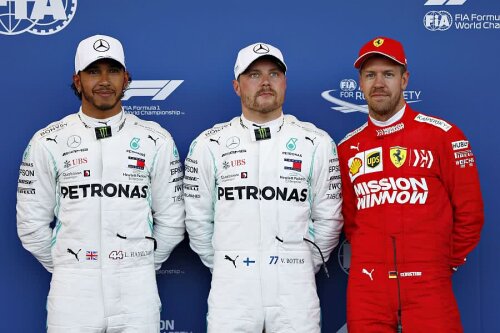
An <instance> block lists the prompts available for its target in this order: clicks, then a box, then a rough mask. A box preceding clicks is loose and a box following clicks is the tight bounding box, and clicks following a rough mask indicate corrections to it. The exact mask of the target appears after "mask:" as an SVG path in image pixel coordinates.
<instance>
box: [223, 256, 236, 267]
mask: <svg viewBox="0 0 500 333" xmlns="http://www.w3.org/2000/svg"><path fill="white" fill-rule="evenodd" d="M238 257H239V255H238V256H236V258H234V260H233V259H231V257H230V256H228V255H227V254H226V255H225V256H224V259H225V260H229V261H230V262H232V263H233V265H234V268H236V259H238Z"/></svg>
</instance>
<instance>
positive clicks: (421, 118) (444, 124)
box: [415, 113, 453, 132]
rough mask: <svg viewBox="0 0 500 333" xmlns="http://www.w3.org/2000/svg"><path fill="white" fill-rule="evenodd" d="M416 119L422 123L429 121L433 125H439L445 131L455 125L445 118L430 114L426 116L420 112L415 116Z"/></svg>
mask: <svg viewBox="0 0 500 333" xmlns="http://www.w3.org/2000/svg"><path fill="white" fill-rule="evenodd" d="M415 120H416V121H418V122H420V123H428V124H431V125H433V126H436V127H439V128H441V129H442V130H443V131H445V132H448V131H449V130H450V129H451V128H452V127H453V126H451V125H450V124H448V123H447V122H446V121H444V120H441V119H437V118H434V117H430V116H425V115H423V114H421V113H419V114H418V115H417V116H416V117H415Z"/></svg>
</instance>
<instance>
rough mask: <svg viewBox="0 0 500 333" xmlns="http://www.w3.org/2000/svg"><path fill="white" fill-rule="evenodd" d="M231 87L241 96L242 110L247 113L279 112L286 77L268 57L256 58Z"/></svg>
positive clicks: (283, 97)
mask: <svg viewBox="0 0 500 333" xmlns="http://www.w3.org/2000/svg"><path fill="white" fill-rule="evenodd" d="M233 87H234V90H235V92H236V94H237V95H238V96H240V97H241V104H242V107H243V110H244V111H245V110H246V111H247V112H249V113H259V114H268V113H272V112H273V111H274V112H276V113H277V112H279V113H280V114H281V107H282V105H283V103H284V101H285V91H286V77H285V73H283V70H282V69H281V68H280V66H279V65H278V64H277V63H276V62H274V61H272V60H270V59H257V60H256V61H254V62H253V63H252V64H251V65H250V67H248V68H247V70H246V71H245V72H243V73H242V74H241V75H240V77H239V80H234V81H233Z"/></svg>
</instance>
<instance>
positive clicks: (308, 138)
mask: <svg viewBox="0 0 500 333" xmlns="http://www.w3.org/2000/svg"><path fill="white" fill-rule="evenodd" d="M306 140H309V141H311V143H312V145H313V146H314V140H316V138H314V139H311V138H310V137H308V136H306Z"/></svg>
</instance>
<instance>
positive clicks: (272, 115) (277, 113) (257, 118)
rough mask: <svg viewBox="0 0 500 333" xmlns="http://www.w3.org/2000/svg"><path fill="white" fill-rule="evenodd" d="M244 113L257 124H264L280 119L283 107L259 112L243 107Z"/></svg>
mask: <svg viewBox="0 0 500 333" xmlns="http://www.w3.org/2000/svg"><path fill="white" fill-rule="evenodd" d="M242 113H243V115H244V116H245V118H246V119H248V120H249V121H251V122H254V123H256V124H264V123H268V122H270V121H273V120H275V119H278V118H279V117H281V115H282V114H283V109H282V108H281V107H280V108H279V109H276V110H273V111H271V112H257V111H252V110H248V109H245V108H243V109H242Z"/></svg>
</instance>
